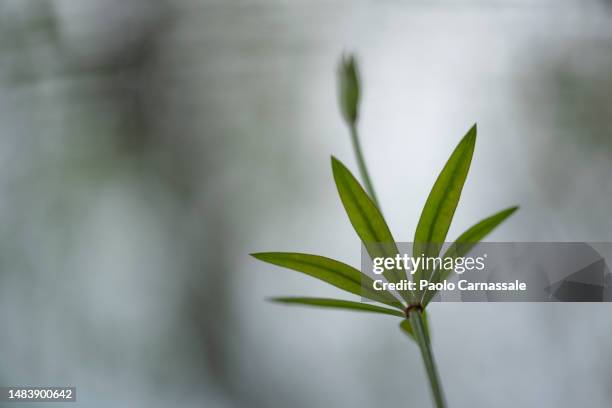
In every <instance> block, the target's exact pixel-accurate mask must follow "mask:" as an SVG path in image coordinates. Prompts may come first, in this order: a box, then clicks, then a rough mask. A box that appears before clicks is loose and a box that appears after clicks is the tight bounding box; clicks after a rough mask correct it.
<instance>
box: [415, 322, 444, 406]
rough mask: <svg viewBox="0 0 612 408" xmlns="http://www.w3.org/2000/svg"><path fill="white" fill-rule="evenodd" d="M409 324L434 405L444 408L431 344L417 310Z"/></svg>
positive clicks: (442, 393)
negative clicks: (427, 379)
mask: <svg viewBox="0 0 612 408" xmlns="http://www.w3.org/2000/svg"><path fill="white" fill-rule="evenodd" d="M409 320H410V324H411V325H412V330H413V333H414V337H415V339H416V341H417V344H418V345H419V348H420V349H421V356H422V357H423V363H424V364H425V370H426V371H427V377H428V378H429V385H430V387H431V394H432V397H433V399H434V401H435V403H436V407H437V408H444V407H446V403H445V402H444V392H443V391H442V383H441V382H440V377H439V376H438V370H437V368H436V361H435V360H434V357H433V352H432V351H431V343H430V341H429V337H428V336H427V332H426V331H425V329H424V323H423V315H422V313H421V312H420V311H419V310H413V311H412V313H410V315H409Z"/></svg>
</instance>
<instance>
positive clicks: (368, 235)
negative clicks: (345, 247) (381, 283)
mask: <svg viewBox="0 0 612 408" xmlns="http://www.w3.org/2000/svg"><path fill="white" fill-rule="evenodd" d="M332 171H333V173H334V180H335V181H336V187H337V188H338V194H339V195H340V200H342V204H343V205H344V209H345V210H346V213H347V215H348V217H349V219H350V221H351V224H352V225H353V228H354V229H355V232H357V235H359V238H361V241H362V242H363V244H364V246H365V247H366V249H367V251H368V253H369V254H370V257H372V258H377V257H394V256H395V255H396V254H398V250H397V246H396V244H395V240H394V239H393V236H392V235H391V231H390V230H389V227H388V226H387V222H386V221H385V219H384V218H383V216H382V214H381V213H380V211H379V210H378V208H377V207H376V204H374V202H373V201H372V199H371V198H370V197H369V196H368V194H367V193H366V192H365V190H364V189H363V187H361V185H360V184H359V182H358V181H357V179H356V178H355V177H354V176H353V175H352V174H351V172H350V171H349V170H348V169H347V168H346V166H345V165H344V164H342V163H341V162H340V161H339V160H338V159H336V158H335V157H333V156H332ZM383 275H384V276H385V278H387V280H388V281H389V282H396V283H397V282H399V281H400V280H402V279H405V272H404V271H400V270H397V269H393V270H387V271H385V272H384V274H383ZM400 294H401V295H402V297H403V298H404V299H406V300H409V299H410V296H409V294H408V293H406V292H401V293H400Z"/></svg>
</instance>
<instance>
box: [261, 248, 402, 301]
mask: <svg viewBox="0 0 612 408" xmlns="http://www.w3.org/2000/svg"><path fill="white" fill-rule="evenodd" d="M251 255H252V256H253V257H255V258H256V259H259V260H260V261H264V262H268V263H271V264H274V265H277V266H282V267H285V268H289V269H293V270H295V271H298V272H302V273H305V274H307V275H310V276H312V277H315V278H317V279H320V280H322V281H324V282H327V283H329V284H332V285H334V286H336V287H338V288H340V289H344V290H346V291H347V292H350V293H353V294H355V295H358V296H363V297H366V298H368V299H371V300H375V301H377V302H381V303H384V304H387V305H389V306H393V307H396V308H398V309H401V310H403V306H402V304H401V303H400V302H399V301H398V300H397V299H396V298H395V297H394V296H393V295H392V294H390V293H389V292H385V291H375V290H373V289H372V287H373V281H372V279H370V278H369V277H368V276H366V275H364V274H362V273H361V272H360V271H358V270H357V269H355V268H353V267H352V266H349V265H347V264H345V263H342V262H338V261H335V260H333V259H330V258H325V257H322V256H318V255H309V254H299V253H291V252H262V253H257V254H251Z"/></svg>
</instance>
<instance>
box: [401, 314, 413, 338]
mask: <svg viewBox="0 0 612 408" xmlns="http://www.w3.org/2000/svg"><path fill="white" fill-rule="evenodd" d="M400 329H402V331H403V332H404V333H406V334H407V335H408V336H410V338H411V339H412V340H414V331H413V330H412V325H411V324H410V320H408V319H406V320H402V322H401V323H400Z"/></svg>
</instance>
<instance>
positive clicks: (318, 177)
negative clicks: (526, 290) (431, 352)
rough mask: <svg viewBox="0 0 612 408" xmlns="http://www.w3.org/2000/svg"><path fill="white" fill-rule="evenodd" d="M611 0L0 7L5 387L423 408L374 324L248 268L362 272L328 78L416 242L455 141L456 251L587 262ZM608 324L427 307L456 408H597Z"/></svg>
mask: <svg viewBox="0 0 612 408" xmlns="http://www.w3.org/2000/svg"><path fill="white" fill-rule="evenodd" d="M611 6H612V4H610V3H609V2H606V1H601V0H593V1H585V0H582V1H578V0H575V1H570V0H564V1H559V0H557V1H535V0H533V1H528V0H508V1H505V0H504V1H499V0H495V1H494V0H488V1H477V0H469V1H468V0H463V1H461V0H452V1H451V0H446V1H434V2H430V1H318V0H317V1H312V0H310V1H301V0H294V1H251V2H246V1H229V0H224V1H220V0H219V1H205V0H199V1H196V0H173V1H162V0H121V1H120V0H55V1H52V0H2V1H0V129H1V130H0V221H1V223H0V225H1V226H2V228H1V229H0V323H1V324H2V328H1V329H0V385H75V386H76V387H77V388H78V391H77V395H78V401H79V402H78V405H79V406H84V407H107V406H113V407H167V406H178V407H222V408H225V407H250V408H255V407H267V408H268V407H287V406H291V407H315V406H322V407H352V408H359V407H371V406H380V407H391V406H400V407H401V406H405V407H424V406H429V404H430V398H429V391H428V388H427V387H428V386H427V384H426V380H425V375H424V370H423V367H422V363H421V361H420V358H419V355H418V350H417V348H416V347H415V345H414V344H413V343H411V342H410V341H409V340H408V339H407V338H406V337H405V336H404V335H402V334H401V333H400V332H399V330H398V328H397V322H396V321H395V320H393V319H391V318H385V317H381V316H370V315H358V314H350V313H345V312H330V311H320V310H315V309H301V308H294V307H282V306H278V305H273V304H270V303H267V302H265V301H264V299H265V298H266V297H268V296H273V295H311V296H338V295H340V296H343V295H341V294H340V293H339V291H338V290H335V289H333V288H330V287H327V286H325V285H324V284H322V283H320V282H318V281H315V280H312V279H310V278H308V277H305V276H302V275H299V274H297V273H293V272H289V271H285V270H281V269H280V268H275V267H272V266H269V265H265V264H263V263H258V262H256V261H255V260H254V259H252V258H250V257H249V256H248V253H250V252H256V251H267V250H291V251H301V252H311V253H318V254H321V255H326V256H331V257H335V258H337V259H340V260H342V261H345V262H348V263H352V264H354V265H357V264H358V262H359V256H360V254H359V250H360V246H359V242H358V239H357V237H356V235H355V233H354V232H353V231H352V229H351V226H350V224H349V222H348V220H347V218H346V216H345V214H344V212H343V209H342V206H341V204H340V201H339V199H338V197H337V193H336V191H335V187H334V185H333V181H332V177H331V171H330V165H329V157H330V155H331V154H334V155H336V156H337V157H339V158H340V159H341V160H343V161H344V162H345V163H347V165H349V167H351V168H352V169H353V170H355V171H356V165H355V161H354V158H353V156H352V151H351V146H350V141H349V137H348V134H347V132H346V129H345V128H344V126H343V124H342V121H341V119H340V115H339V113H338V109H337V101H336V87H335V68H336V64H337V62H338V59H339V56H340V55H341V54H342V52H344V51H354V52H356V53H357V54H358V57H359V61H360V66H361V71H362V80H363V86H364V100H363V104H362V116H361V122H360V128H361V132H362V143H363V146H364V149H365V154H366V160H367V162H368V164H369V166H370V171H371V173H372V177H373V180H374V183H375V184H376V186H377V190H378V195H379V198H380V200H381V202H382V207H383V210H384V212H385V215H386V217H387V220H388V222H389V223H390V225H391V229H392V230H393V232H394V234H395V236H396V237H397V238H398V239H399V240H404V241H408V240H410V239H411V238H412V234H413V232H414V228H415V226H416V222H417V220H418V216H419V214H420V211H421V209H422V206H423V203H424V201H425V199H426V197H427V194H428V192H429V189H430V187H431V185H432V184H433V182H434V180H435V178H436V176H437V173H438V171H439V170H440V169H441V167H442V165H443V164H444V162H445V160H446V158H447V157H448V155H449V154H450V152H451V151H452V149H453V148H454V146H455V145H456V143H457V142H458V141H459V139H460V138H461V136H463V134H464V133H465V132H466V131H467V130H468V129H469V127H470V126H471V125H472V124H473V123H474V122H477V123H478V129H479V139H478V142H477V146H476V152H475V157H474V161H473V165H472V169H471V172H470V176H469V179H468V182H467V184H466V188H465V189H464V193H463V197H462V201H461V203H460V207H459V209H458V211H457V214H456V217H455V222H454V224H453V227H452V228H451V233H450V238H454V237H456V236H457V234H458V233H460V232H461V231H462V230H463V229H464V228H466V227H468V226H469V225H471V224H472V223H474V222H475V221H477V220H478V219H480V218H482V217H484V216H486V215H488V214H490V213H493V212H495V211H497V210H500V209H502V208H504V207H507V206H509V205H514V204H519V205H521V210H520V211H519V212H518V213H517V214H516V215H514V216H513V217H512V219H511V220H509V221H508V222H507V223H506V224H505V225H503V226H502V227H501V228H499V230H497V231H496V232H495V233H494V234H493V235H492V236H491V237H490V239H491V240H494V241H521V240H525V241H580V240H585V241H610V240H612V218H610V214H609V208H610V200H611V199H612V183H611V182H610V174H611V172H612V160H611V159H612V24H611V23H612V7H611ZM611 312H612V310H610V307H609V306H608V305H606V304H580V305H578V304H571V305H569V304H568V305H562V304H541V305H540V304H435V305H433V306H432V307H431V313H430V315H431V319H432V325H433V336H434V337H433V342H434V348H435V352H436V355H437V358H438V363H439V366H440V367H439V368H440V371H441V373H442V379H443V382H444V385H445V388H446V392H447V399H448V400H449V405H450V406H451V407H490V406H495V407H516V406H534V407H535V406H537V407H575V406H577V405H579V406H589V407H607V406H610V405H611V403H612V391H610V390H612V387H611V385H612V364H611V363H612V350H611V349H610V347H609V344H610V338H611V336H612V324H611V320H610V316H611Z"/></svg>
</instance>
